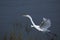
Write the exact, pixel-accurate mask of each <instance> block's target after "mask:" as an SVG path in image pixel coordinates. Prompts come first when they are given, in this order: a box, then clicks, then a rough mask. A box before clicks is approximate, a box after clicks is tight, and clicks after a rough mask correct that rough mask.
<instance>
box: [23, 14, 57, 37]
mask: <svg viewBox="0 0 60 40" xmlns="http://www.w3.org/2000/svg"><path fill="white" fill-rule="evenodd" d="M23 16H24V17H27V18H29V19H30V21H31V23H32V25H31V27H34V28H35V29H37V30H38V31H41V32H48V34H51V35H53V36H55V37H57V35H56V34H55V33H52V32H51V31H50V30H49V29H48V28H50V27H51V20H50V19H47V18H44V17H43V20H42V22H41V23H40V25H36V24H35V23H34V21H33V20H32V17H31V16H30V15H23Z"/></svg>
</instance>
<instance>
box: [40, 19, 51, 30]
mask: <svg viewBox="0 0 60 40" xmlns="http://www.w3.org/2000/svg"><path fill="white" fill-rule="evenodd" d="M40 27H41V28H44V29H47V28H49V27H51V21H50V19H46V21H44V20H43V21H42V23H41V24H40Z"/></svg>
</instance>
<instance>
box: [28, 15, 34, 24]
mask: <svg viewBox="0 0 60 40" xmlns="http://www.w3.org/2000/svg"><path fill="white" fill-rule="evenodd" d="M28 18H29V19H30V21H31V23H32V24H33V25H35V23H34V22H33V20H32V17H31V16H29V17H28Z"/></svg>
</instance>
